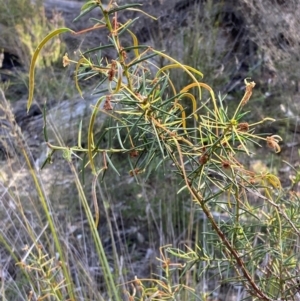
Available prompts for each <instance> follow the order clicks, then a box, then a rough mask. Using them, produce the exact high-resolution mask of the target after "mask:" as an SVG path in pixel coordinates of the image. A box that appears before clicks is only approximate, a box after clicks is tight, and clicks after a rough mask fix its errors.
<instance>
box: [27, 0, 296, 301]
mask: <svg viewBox="0 0 300 301" xmlns="http://www.w3.org/2000/svg"><path fill="white" fill-rule="evenodd" d="M140 6H141V5H140V4H128V5H123V6H118V5H117V3H116V2H115V1H110V2H109V4H108V5H104V4H103V3H102V1H99V0H97V1H96V0H95V1H94V0H93V1H88V2H86V3H85V4H84V5H83V7H82V10H81V13H80V15H79V16H78V18H77V19H79V18H81V17H82V16H84V15H86V14H88V13H90V12H91V11H92V10H98V12H99V14H101V18H100V19H92V21H93V22H94V25H93V26H91V27H90V28H87V29H86V30H83V31H81V32H74V31H72V30H71V29H69V28H61V29H58V30H55V31H53V32H52V33H50V34H49V35H48V36H47V37H46V38H45V39H44V40H43V41H42V42H41V43H40V45H39V47H38V48H37V50H36V52H35V54H34V56H33V59H32V63H31V69H30V92H29V99H28V107H27V109H28V110H30V107H31V103H32V99H33V91H34V67H35V62H36V59H37V57H38V54H39V52H40V50H41V49H42V47H43V46H44V45H45V44H46V43H47V42H49V40H51V39H52V38H53V37H55V36H56V35H58V34H61V33H64V32H69V33H71V34H75V35H76V34H85V33H86V32H89V31H91V30H103V31H106V32H107V43H106V44H103V45H101V46H99V47H95V48H93V49H88V50H86V51H84V52H82V53H81V54H80V58H79V59H76V58H72V57H69V56H68V55H67V54H66V55H65V56H64V57H63V63H64V65H65V66H68V65H70V64H75V66H76V67H75V77H74V78H75V85H76V87H77V89H78V91H79V93H80V94H82V91H81V88H80V85H81V82H82V81H83V80H89V79H90V78H93V79H94V80H93V82H92V83H93V84H94V85H95V86H94V87H93V94H95V95H99V98H98V101H97V102H96V103H95V104H91V114H90V116H88V117H87V118H89V126H88V128H87V129H82V128H81V127H79V131H78V143H77V145H74V146H62V145H53V144H51V143H50V142H49V141H48V138H47V127H46V125H47V121H46V113H45V139H46V142H47V144H48V147H49V155H48V158H47V160H46V162H45V164H46V163H48V162H50V161H51V156H52V154H53V152H55V151H62V152H63V154H64V157H65V158H66V159H67V160H69V161H70V160H71V158H72V156H74V155H76V156H78V157H80V158H82V162H83V163H82V168H81V171H83V170H84V169H87V170H90V171H91V172H92V174H93V175H94V179H95V182H96V181H98V180H99V179H101V178H102V177H103V176H105V172H106V170H107V169H112V170H114V171H115V172H116V173H118V168H117V167H116V165H115V163H114V162H115V161H114V158H115V154H116V153H122V154H123V155H124V157H126V158H127V162H128V173H129V174H130V175H131V176H132V177H134V178H135V180H136V181H140V179H141V177H145V178H147V177H149V175H150V174H151V173H156V172H158V170H159V169H163V170H164V172H165V173H176V174H177V176H178V177H179V178H180V179H181V186H180V187H176V188H174V189H177V190H178V193H181V192H183V191H187V192H188V193H189V195H190V197H191V201H192V202H195V203H196V204H197V206H198V207H199V210H198V211H197V212H196V214H199V216H205V219H206V220H207V222H208V226H209V229H210V231H211V233H212V234H211V235H212V238H211V239H209V240H207V241H205V242H204V243H201V242H197V241H195V247H192V248H187V249H185V250H180V249H178V248H176V246H174V247H173V248H171V247H167V248H165V249H164V248H163V246H162V250H161V254H162V257H161V258H160V260H161V261H162V262H163V265H162V267H163V268H164V270H165V274H164V276H162V277H161V278H160V279H157V278H155V279H148V280H143V279H135V280H134V281H133V282H132V291H130V292H129V291H128V299H129V300H134V299H137V300H150V299H151V300H162V299H166V300H167V299H168V300H169V299H170V300H171V299H175V298H177V296H178V295H179V294H180V296H183V295H182V294H183V293H182V292H183V291H188V292H193V296H194V297H191V296H189V297H188V300H191V299H193V298H194V299H195V300H198V299H201V300H202V299H203V300H206V297H207V296H205V294H204V291H202V293H203V294H202V295H201V294H200V295H199V294H195V291H196V286H194V287H193V284H192V282H190V281H188V280H186V282H185V284H182V279H188V278H189V277H188V275H195V273H196V274H197V273H198V274H197V275H196V278H197V279H199V277H200V276H201V275H202V276H203V275H206V277H208V276H209V275H210V277H211V275H215V276H216V274H217V275H218V277H219V279H224V277H225V273H227V274H226V275H227V276H226V277H227V281H229V282H233V283H234V284H236V285H238V286H242V287H243V289H244V290H245V291H247V294H248V296H253V297H254V298H255V299H256V300H266V301H271V300H275V299H276V300H287V299H289V298H291V297H292V298H293V297H294V296H295V294H298V293H297V283H296V280H295V277H296V268H297V265H296V261H297V252H296V251H297V250H298V245H297V240H298V239H299V234H300V231H299V225H298V221H297V219H296V217H297V216H299V205H298V203H299V202H295V201H292V200H291V199H289V198H287V197H286V196H285V195H284V192H283V189H282V187H281V183H280V180H279V179H278V177H277V176H276V175H275V174H272V173H269V172H264V173H257V172H255V171H253V170H252V169H251V164H250V166H246V165H245V164H244V163H243V160H244V158H245V157H247V156H254V150H255V148H256V147H264V148H269V149H270V151H271V152H275V153H278V152H280V145H279V144H280V141H281V140H282V139H281V137H280V136H278V135H273V134H265V135H264V134H259V133H256V132H255V128H256V125H258V124H261V123H263V122H271V121H273V119H272V118H265V119H263V120H258V121H254V122H253V123H248V122H245V121H243V119H244V117H245V115H246V114H247V112H244V108H245V107H247V105H248V103H249V102H251V95H252V90H253V89H254V88H255V83H254V82H253V81H250V80H249V79H245V93H244V96H243V98H242V99H241V100H240V101H237V102H236V103H237V105H236V109H235V111H234V112H233V113H229V112H228V110H227V108H226V106H225V103H224V98H223V97H222V96H221V95H218V96H216V94H215V92H214V90H213V89H212V88H211V87H210V86H209V84H207V83H204V82H203V81H202V78H203V75H202V73H201V72H200V71H199V70H196V69H194V68H193V67H191V66H188V65H183V64H181V63H180V62H178V61H176V60H175V59H173V58H172V57H170V56H168V54H167V53H166V52H165V51H159V50H155V49H153V48H152V47H150V46H147V45H140V44H139V42H138V40H137V38H136V36H135V34H134V33H133V32H132V31H131V30H132V28H133V27H134V24H135V20H128V21H127V22H125V23H124V24H123V23H120V21H119V15H120V14H122V13H123V12H124V11H126V10H135V11H140V12H141V13H142V10H141V8H140ZM149 17H151V16H149ZM124 41H126V43H124ZM125 44H126V46H124V45H125ZM128 45H130V46H128ZM107 50H109V51H110V56H114V57H113V59H107V57H106V56H105V51H107ZM103 53H104V54H103ZM159 57H163V58H164V59H165V61H168V62H169V63H168V64H166V65H165V66H163V67H161V68H159V67H157V66H156V63H155V62H156V59H157V58H159ZM174 69H177V70H176V72H178V70H179V71H180V72H182V74H187V75H188V78H189V82H188V83H187V84H186V85H185V86H183V87H178V86H175V85H174V84H173V83H172V81H171V80H170V76H169V75H170V73H171V72H172V70H174ZM95 79H96V80H95ZM95 82H96V84H95ZM83 101H84V100H83ZM187 103H190V106H188V107H185V106H184V105H183V104H187ZM101 114H104V115H106V116H107V119H108V120H109V122H108V123H107V124H108V126H107V127H106V128H105V130H104V131H103V133H102V135H101V136H100V137H99V136H96V135H95V133H96V129H95V126H94V125H95V121H96V119H97V118H98V116H99V115H101ZM83 130H86V132H87V136H86V137H87V138H86V139H84V138H83V135H82V134H81V133H82V131H83ZM154 162H155V164H154ZM170 162H172V164H170ZM93 189H94V192H95V185H94V183H93ZM79 190H80V188H79ZM93 197H94V208H90V207H89V205H88V203H87V202H86V200H85V201H84V197H83V198H82V199H83V204H84V208H85V210H86V214H87V216H88V218H89V223H90V229H91V232H92V234H93V237H94V240H95V242H96V245H97V246H99V247H98V249H97V250H98V254H99V257H100V262H101V264H102V265H104V266H105V265H106V264H107V261H106V259H105V253H104V251H103V248H102V242H101V239H100V238H99V235H98V233H97V224H98V222H99V209H98V205H97V197H96V192H95V193H94V195H93ZM292 198H294V199H296V198H297V196H296V195H293V196H292ZM93 210H94V211H95V212H94V215H93V214H92V211H93ZM222 217H223V218H222ZM298 220H299V219H298ZM50 222H51V221H50ZM195 230H196V229H195ZM204 234H205V233H203V235H204ZM205 235H207V234H205ZM212 250H213V251H212ZM175 259H176V260H179V261H180V262H181V264H179V263H178V262H177V261H175ZM173 260H174V261H173ZM200 263H201V265H200V266H201V269H200V270H199V269H196V270H195V269H194V268H193V266H195V265H197V264H198V265H199V264H200ZM179 269H181V275H180V281H179V282H180V283H181V284H179V283H177V284H174V282H173V281H174V277H173V278H172V275H173V273H174V271H175V270H176V271H178V270H179ZM108 270H109V269H107V271H108ZM195 271H196V272H195ZM228 271H229V272H228ZM228 273H229V274H228ZM184 277H185V278H184ZM226 277H225V278H226ZM106 281H107V285H108V287H110V286H111V287H113V283H114V279H113V278H112V276H111V275H106ZM147 283H150V284H151V283H152V284H154V286H153V285H152V286H151V285H148V284H147ZM138 288H139V289H140V290H139V289H138ZM114 293H116V292H115V291H114V290H112V291H111V295H114ZM244 297H245V296H244ZM147 298H150V299H147ZM176 300H177V299H176Z"/></svg>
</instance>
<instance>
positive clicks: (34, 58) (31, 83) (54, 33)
mask: <svg viewBox="0 0 300 301" xmlns="http://www.w3.org/2000/svg"><path fill="white" fill-rule="evenodd" d="M64 32H72V33H74V31H73V30H71V29H69V28H65V27H64V28H59V29H56V30H54V31H52V32H51V33H49V34H48V35H47V36H46V37H45V38H44V39H43V40H42V42H41V43H40V44H39V45H38V47H37V48H36V50H35V51H34V54H33V56H32V59H31V63H30V70H29V96H28V101H27V112H28V111H29V110H30V107H31V104H32V99H33V93H34V69H35V64H36V61H37V58H38V55H39V53H40V51H41V50H42V48H43V47H44V45H45V44H46V43H47V42H48V41H49V40H51V39H52V38H54V37H55V36H57V35H59V34H61V33H64Z"/></svg>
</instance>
